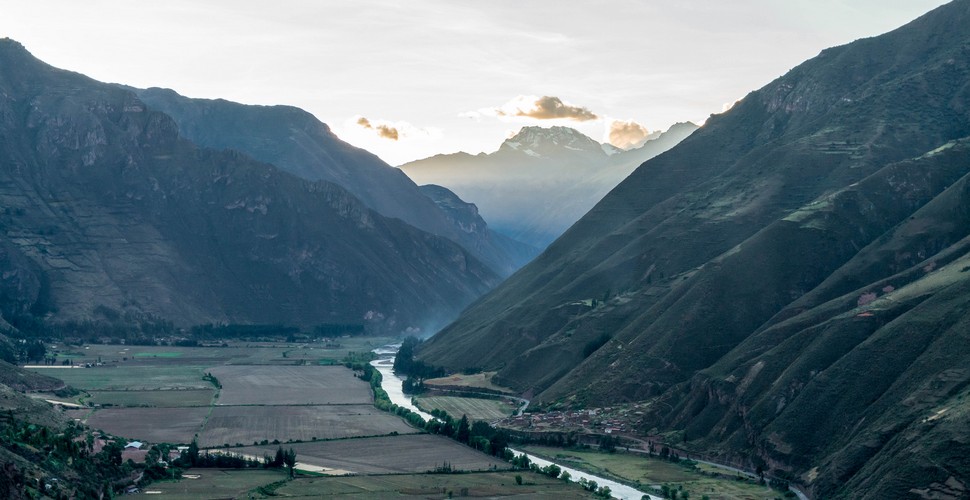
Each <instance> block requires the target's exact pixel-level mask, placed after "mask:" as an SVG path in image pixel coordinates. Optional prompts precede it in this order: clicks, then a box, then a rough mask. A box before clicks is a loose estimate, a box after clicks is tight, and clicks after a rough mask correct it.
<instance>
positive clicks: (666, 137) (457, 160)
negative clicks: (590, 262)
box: [400, 123, 697, 248]
mask: <svg viewBox="0 0 970 500" xmlns="http://www.w3.org/2000/svg"><path fill="white" fill-rule="evenodd" d="M696 129H697V126H696V125H694V124H693V123H678V124H676V125H674V126H672V127H671V128H670V129H669V130H668V131H666V132H664V133H662V134H656V135H655V136H654V137H652V138H651V139H650V140H648V141H646V142H645V143H644V144H643V145H642V146H640V147H638V148H636V149H631V150H630V151H623V150H621V149H619V148H616V147H613V146H611V145H609V144H600V143H598V142H596V141H595V140H593V139H591V138H589V137H587V136H585V135H583V134H582V133H580V132H579V131H577V130H574V129H572V128H568V127H551V128H542V127H523V128H522V129H521V130H520V131H519V133H518V134H516V135H515V136H514V137H512V138H510V139H508V140H506V141H505V142H503V143H502V145H501V146H500V147H499V149H498V150H497V151H495V152H493V153H490V154H485V153H481V154H478V155H470V154H467V153H455V154H447V155H437V156H433V157H431V158H426V159H423V160H417V161H413V162H410V163H406V164H404V165H401V166H400V168H401V170H403V171H404V172H405V173H407V174H408V176H409V177H411V178H412V179H414V181H415V182H417V183H419V184H438V185H441V186H445V187H447V188H448V189H450V190H452V191H454V192H455V193H456V194H457V195H458V196H460V197H461V198H462V199H464V200H466V201H468V202H471V203H474V204H475V205H476V206H478V208H479V210H480V211H481V213H482V216H483V217H484V218H485V219H486V220H488V221H489V224H490V225H491V227H492V228H493V229H495V230H496V231H498V232H501V233H504V234H506V235H507V236H510V237H511V238H513V239H515V240H518V241H522V242H525V243H528V244H529V245H532V246H535V247H538V248H545V247H546V246H547V245H548V244H549V243H551V242H552V241H553V240H555V239H556V238H558V237H559V235H560V234H562V232H563V231H565V230H566V228H568V227H569V226H570V225H572V224H573V223H574V222H576V221H577V220H579V218H580V217H582V216H583V214H585V213H586V212H587V211H588V210H589V209H590V208H592V207H593V205H594V204H596V202H597V201H599V200H600V199H601V198H602V197H603V196H605V195H606V193H608V192H609V191H610V190H611V189H613V187H614V186H616V185H617V184H618V183H619V182H620V181H621V180H623V179H624V178H626V176H627V175H629V174H630V172H632V171H633V170H634V169H635V168H636V167H637V166H638V165H640V164H641V163H643V162H644V161H645V160H647V159H649V158H652V157H654V156H656V155H658V154H660V153H662V152H664V151H666V150H668V149H670V148H671V147H673V146H674V145H676V144H677V143H678V142H680V141H681V140H683V139H684V138H685V137H687V136H689V135H690V134H691V133H693V132H694V130H696Z"/></svg>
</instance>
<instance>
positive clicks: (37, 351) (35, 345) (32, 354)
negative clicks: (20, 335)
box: [25, 340, 47, 361]
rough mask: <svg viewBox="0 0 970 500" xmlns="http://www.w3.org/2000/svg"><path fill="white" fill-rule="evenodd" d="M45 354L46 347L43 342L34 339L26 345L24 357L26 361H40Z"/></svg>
mask: <svg viewBox="0 0 970 500" xmlns="http://www.w3.org/2000/svg"><path fill="white" fill-rule="evenodd" d="M45 356H47V347H46V346H45V345H44V343H43V342H41V341H39V340H35V341H33V342H31V343H30V344H29V345H28V346H27V351H26V353H25V357H26V359H27V361H40V360H42V359H44V357H45Z"/></svg>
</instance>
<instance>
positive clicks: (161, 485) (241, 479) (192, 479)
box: [145, 469, 286, 500]
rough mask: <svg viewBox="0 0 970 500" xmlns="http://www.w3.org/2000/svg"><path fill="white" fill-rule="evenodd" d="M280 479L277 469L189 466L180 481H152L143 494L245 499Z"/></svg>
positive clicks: (185, 499)
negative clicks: (195, 467)
mask: <svg viewBox="0 0 970 500" xmlns="http://www.w3.org/2000/svg"><path fill="white" fill-rule="evenodd" d="M283 479H286V473H285V472H283V471H279V470H266V469H262V470H259V469H249V470H239V469H226V470H224V469H188V470H186V471H185V473H184V475H183V478H182V479H181V480H179V481H157V482H153V483H152V484H150V485H148V487H147V488H145V493H146V494H148V495H149V496H150V497H158V498H164V499H165V500H197V499H199V498H247V493H248V492H249V491H251V490H253V489H255V488H258V487H260V486H264V485H267V484H271V483H274V482H276V481H281V480H283Z"/></svg>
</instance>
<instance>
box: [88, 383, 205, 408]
mask: <svg viewBox="0 0 970 500" xmlns="http://www.w3.org/2000/svg"><path fill="white" fill-rule="evenodd" d="M215 393H216V391H215V389H212V388H209V389H186V390H166V389H159V390H154V391H90V392H89V394H90V395H91V397H90V398H87V399H86V400H85V401H86V402H89V403H91V404H99V405H102V406H105V405H111V406H154V407H160V408H177V407H185V406H209V404H210V403H212V396H213V395H215Z"/></svg>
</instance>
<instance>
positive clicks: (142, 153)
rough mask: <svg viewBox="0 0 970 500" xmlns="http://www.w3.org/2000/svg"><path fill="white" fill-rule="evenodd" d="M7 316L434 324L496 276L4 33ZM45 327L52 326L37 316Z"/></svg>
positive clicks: (374, 326) (19, 324) (1, 237)
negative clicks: (207, 139)
mask: <svg viewBox="0 0 970 500" xmlns="http://www.w3.org/2000/svg"><path fill="white" fill-rule="evenodd" d="M0 130H2V134H0V152H2V155H0V157H2V158H3V161H2V164H0V199H2V200H3V206H4V210H3V212H2V213H0V225H2V227H3V230H4V231H3V232H2V233H0V269H2V270H3V273H2V274H3V279H2V280H0V290H2V291H3V292H4V294H3V296H2V298H3V300H2V304H0V306H2V309H0V310H2V313H3V317H4V319H5V320H6V321H7V322H8V324H9V325H11V326H13V327H15V328H20V329H26V330H27V331H35V330H39V331H44V328H48V327H52V326H56V325H58V324H65V322H68V323H70V322H77V321H91V320H96V319H98V317H99V316H98V314H99V313H98V312H97V311H113V314H112V315H114V316H118V317H122V318H128V317H131V318H136V319H137V318H142V319H144V320H146V321H149V322H157V321H162V322H164V321H170V322H174V323H176V324H177V325H178V326H191V325H192V324H199V323H208V322H230V323H231V322H242V323H284V324H298V325H302V326H311V325H314V324H318V323H333V322H338V323H358V324H366V325H367V326H368V327H369V328H370V329H371V330H372V331H389V332H399V331H402V330H404V329H406V328H409V327H410V328H416V329H420V328H425V327H426V328H433V324H434V323H439V322H442V321H445V320H446V319H447V318H448V317H449V316H450V315H453V314H457V312H458V311H459V310H460V309H461V308H462V307H464V306H465V305H466V304H467V303H468V302H469V301H471V300H472V299H473V298H474V297H476V296H477V295H479V294H481V293H483V292H484V291H485V290H487V289H488V288H490V287H492V286H494V284H496V283H497V282H498V280H499V278H498V276H497V275H496V274H495V273H493V272H492V271H491V270H490V269H489V268H488V267H486V266H485V265H484V264H482V263H481V262H479V261H478V260H477V259H475V258H474V257H473V256H472V255H470V254H469V253H468V252H467V251H465V250H464V249H462V248H461V247H460V246H458V245H457V244H455V243H453V242H451V241H450V240H447V239H444V238H440V237H437V236H434V235H431V234H429V233H425V232H422V231H419V230H417V229H415V228H412V227H411V226H408V225H406V224H404V223H403V222H401V221H399V220H397V219H390V218H386V217H384V216H382V215H380V214H378V213H376V212H374V211H372V210H370V209H369V208H367V207H366V206H364V205H363V203H361V202H360V201H358V200H357V199H356V198H355V197H353V196H352V195H351V194H350V193H349V192H347V191H346V190H344V189H343V188H341V187H340V186H338V185H336V184H333V183H329V182H324V181H318V182H310V181H306V180H303V179H299V178H297V177H295V176H293V175H291V174H289V173H286V172H283V171H281V170H279V169H278V168H276V167H274V166H272V165H269V164H266V163H262V162H258V161H256V160H254V159H252V158H250V157H249V156H246V155H244V154H242V153H240V152H238V151H233V150H224V151H214V150H211V149H205V148H200V147H198V146H196V145H195V144H194V143H191V142H190V141H188V140H186V139H184V138H182V137H180V136H179V134H178V128H177V126H176V123H175V121H174V120H173V119H171V118H170V117H169V116H167V115H165V114H163V113H160V112H158V111H154V110H152V109H151V108H150V107H148V106H147V105H145V103H143V102H142V101H140V100H139V99H138V98H137V96H135V94H133V93H131V92H129V91H127V90H124V89H122V88H119V87H117V86H113V85H109V84H104V83H100V82H96V81H94V80H92V79H90V78H88V77H85V76H83V75H80V74H77V73H73V72H69V71H64V70H59V69H56V68H53V67H51V66H49V65H47V64H45V63H43V62H41V61H39V60H37V59H36V58H34V57H33V56H32V55H30V53H29V52H27V50H26V49H25V48H24V47H23V46H22V45H20V44H19V43H16V42H13V41H10V40H3V41H0ZM45 325H46V326H45Z"/></svg>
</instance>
